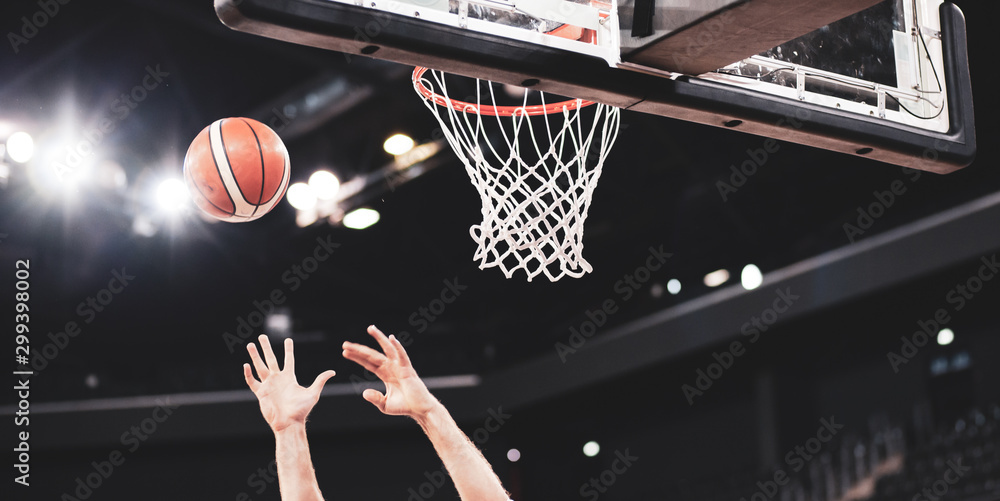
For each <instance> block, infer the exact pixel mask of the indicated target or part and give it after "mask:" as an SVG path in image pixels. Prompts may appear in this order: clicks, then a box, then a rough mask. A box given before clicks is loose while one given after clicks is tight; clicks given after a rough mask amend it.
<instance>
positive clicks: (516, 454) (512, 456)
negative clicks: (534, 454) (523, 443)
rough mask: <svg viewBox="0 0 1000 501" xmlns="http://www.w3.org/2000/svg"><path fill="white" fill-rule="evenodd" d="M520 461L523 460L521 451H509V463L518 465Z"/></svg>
mask: <svg viewBox="0 0 1000 501" xmlns="http://www.w3.org/2000/svg"><path fill="white" fill-rule="evenodd" d="M518 459H521V451H519V450H517V449H511V450H509V451H507V461H510V462H511V463H516V462H517V460H518Z"/></svg>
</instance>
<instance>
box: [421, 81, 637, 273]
mask: <svg viewBox="0 0 1000 501" xmlns="http://www.w3.org/2000/svg"><path fill="white" fill-rule="evenodd" d="M414 85H415V88H416V89H417V92H418V93H419V94H421V96H422V97H424V101H425V103H426V104H427V107H428V108H429V109H430V110H431V112H433V113H434V116H435V117H437V119H438V122H440V124H441V127H442V130H443V132H444V136H445V137H446V138H447V140H448V142H449V144H451V147H452V149H453V150H454V151H455V153H456V154H457V155H458V157H459V158H460V159H461V160H462V163H463V164H464V165H465V168H466V171H467V172H468V174H469V177H470V179H471V180H472V184H473V186H475V187H476V189H477V190H478V191H479V194H480V197H481V199H482V215H483V222H482V224H479V225H474V226H472V228H470V231H469V232H470V233H471V235H472V238H473V239H474V240H475V241H476V243H477V244H478V248H477V250H476V254H475V257H474V259H475V260H476V261H478V262H479V267H480V268H481V269H485V268H491V267H499V268H500V269H501V270H502V271H503V273H504V275H505V276H506V277H507V278H511V277H512V276H513V275H514V273H516V272H517V271H518V270H524V272H525V273H526V274H527V278H528V281H529V282H530V281H531V280H532V279H533V278H535V277H536V276H538V275H539V274H543V273H544V274H545V276H546V277H548V278H549V280H551V281H553V282H554V281H557V280H559V279H561V278H563V277H564V276H567V275H568V276H571V277H574V278H579V277H581V276H583V275H584V274H586V273H589V272H590V271H592V268H591V266H590V263H588V262H587V260H586V259H584V257H583V226H584V222H585V221H586V219H587V212H588V210H589V209H590V201H591V197H592V196H593V193H594V189H595V188H596V187H597V181H598V180H599V179H600V177H601V170H602V168H603V167H604V162H605V160H606V159H607V155H608V152H609V151H610V150H611V147H612V145H614V143H615V140H616V139H617V137H618V129H619V124H620V122H621V110H619V109H618V108H615V107H612V106H606V105H603V104H592V103H589V102H587V101H582V100H572V101H565V102H562V103H546V101H545V99H546V97H545V95H544V93H542V92H531V91H524V96H523V98H521V99H520V101H521V104H520V105H517V106H498V104H497V100H498V96H497V94H498V93H504V92H505V90H499V91H497V89H495V87H496V85H493V84H492V83H490V82H485V81H479V80H476V87H475V91H474V92H473V94H474V97H472V98H467V99H466V101H468V102H466V101H458V100H453V99H452V98H451V97H449V92H448V84H447V83H446V82H445V76H444V74H443V73H441V72H439V71H434V70H430V71H428V72H427V73H423V74H418V73H416V72H415V73H414ZM421 87H423V89H421ZM529 96H530V98H531V100H532V101H533V103H532V104H529ZM500 97H501V98H503V97H504V96H503V95H501V96H500ZM536 99H537V100H539V101H540V103H541V104H535V103H534V100H536ZM542 110H544V111H542Z"/></svg>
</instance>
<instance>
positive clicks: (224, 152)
mask: <svg viewBox="0 0 1000 501" xmlns="http://www.w3.org/2000/svg"><path fill="white" fill-rule="evenodd" d="M226 120H227V119H225V118H223V119H222V120H221V123H220V124H219V144H221V145H222V156H224V157H226V163H227V164H229V172H230V173H231V174H232V175H233V181H234V184H236V189H237V190H238V191H239V192H240V196H241V197H243V201H244V202H246V203H247V204H249V203H250V201H249V200H247V196H246V195H244V194H243V187H242V186H240V181H239V180H238V179H236V171H234V170H233V161H232V160H230V159H229V150H228V149H227V148H226V135H225V134H223V133H222V124H224V123H226ZM209 144H211V143H209ZM212 160H213V161H215V155H214V154H213V155H212ZM215 168H216V169H218V170H219V179H222V168H221V167H219V162H218V161H216V162H215ZM222 184H223V185H225V180H223V182H222ZM226 196H228V197H229V201H230V202H232V203H233V216H234V217H242V218H249V217H250V216H244V215H241V214H238V212H239V207H237V206H236V200H234V199H233V195H232V194H231V193H229V189H228V187H227V188H226Z"/></svg>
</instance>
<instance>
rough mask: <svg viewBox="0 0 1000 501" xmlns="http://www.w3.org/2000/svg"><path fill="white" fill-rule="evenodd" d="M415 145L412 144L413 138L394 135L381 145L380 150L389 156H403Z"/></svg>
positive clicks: (404, 135)
mask: <svg viewBox="0 0 1000 501" xmlns="http://www.w3.org/2000/svg"><path fill="white" fill-rule="evenodd" d="M415 144H416V143H414V142H413V138H411V137H410V136H407V135H406V134H395V135H392V136H390V137H389V139H386V140H385V143H383V144H382V148H384V149H385V152H386V153H388V154H390V155H403V154H405V153H407V152H409V151H410V150H412V149H413V146H414V145H415Z"/></svg>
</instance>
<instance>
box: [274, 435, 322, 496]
mask: <svg viewBox="0 0 1000 501" xmlns="http://www.w3.org/2000/svg"><path fill="white" fill-rule="evenodd" d="M274 442H275V460H276V461H277V463H278V486H279V488H280V489H281V499H282V501H322V500H323V494H322V493H321V492H320V490H319V483H318V482H317V481H316V472H315V470H313V464H312V456H311V455H310V454H309V442H308V441H306V426H305V424H300V425H293V426H289V427H288V428H285V429H283V430H281V431H278V432H275V434H274Z"/></svg>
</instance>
